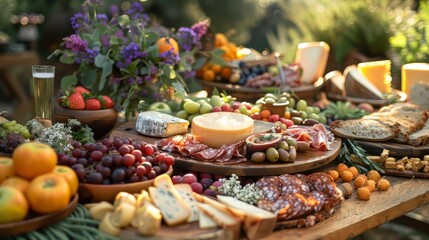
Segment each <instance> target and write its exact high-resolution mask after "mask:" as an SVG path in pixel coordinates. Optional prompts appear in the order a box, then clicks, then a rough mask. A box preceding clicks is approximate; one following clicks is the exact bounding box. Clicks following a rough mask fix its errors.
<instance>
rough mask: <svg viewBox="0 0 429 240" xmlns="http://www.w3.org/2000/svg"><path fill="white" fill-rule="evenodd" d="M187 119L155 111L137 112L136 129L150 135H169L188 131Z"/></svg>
mask: <svg viewBox="0 0 429 240" xmlns="http://www.w3.org/2000/svg"><path fill="white" fill-rule="evenodd" d="M188 126H189V122H188V121H187V120H184V119H181V118H178V117H174V116H171V115H169V114H166V113H161V112H157V111H145V112H141V113H139V116H138V118H137V121H136V131H137V132H139V133H141V134H144V135H148V136H152V137H169V136H174V135H178V134H184V133H187V132H188Z"/></svg>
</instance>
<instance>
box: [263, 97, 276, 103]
mask: <svg viewBox="0 0 429 240" xmlns="http://www.w3.org/2000/svg"><path fill="white" fill-rule="evenodd" d="M275 102H276V100H274V98H270V97H267V98H265V103H266V104H273V103H275Z"/></svg>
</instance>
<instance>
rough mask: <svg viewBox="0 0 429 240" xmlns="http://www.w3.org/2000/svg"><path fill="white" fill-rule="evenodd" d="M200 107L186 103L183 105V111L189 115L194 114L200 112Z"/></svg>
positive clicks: (199, 105) (195, 103) (192, 103)
mask: <svg viewBox="0 0 429 240" xmlns="http://www.w3.org/2000/svg"><path fill="white" fill-rule="evenodd" d="M200 107H201V104H199V103H197V102H194V101H189V102H186V103H185V104H184V105H183V109H184V110H185V111H186V112H187V113H189V114H194V113H198V112H200Z"/></svg>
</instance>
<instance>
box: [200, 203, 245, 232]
mask: <svg viewBox="0 0 429 240" xmlns="http://www.w3.org/2000/svg"><path fill="white" fill-rule="evenodd" d="M198 207H199V208H200V211H202V212H203V213H204V214H206V215H207V216H209V217H210V218H211V219H213V221H215V222H216V223H217V224H218V225H219V226H221V227H222V228H223V229H224V231H225V233H226V234H227V236H226V238H228V239H238V237H239V236H240V231H241V221H240V219H239V218H237V217H235V216H234V215H232V214H231V213H229V212H225V211H222V210H219V209H217V208H215V207H213V206H211V205H209V204H206V203H199V204H198Z"/></svg>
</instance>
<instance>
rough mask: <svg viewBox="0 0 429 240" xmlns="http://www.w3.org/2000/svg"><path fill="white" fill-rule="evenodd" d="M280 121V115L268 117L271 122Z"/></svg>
mask: <svg viewBox="0 0 429 240" xmlns="http://www.w3.org/2000/svg"><path fill="white" fill-rule="evenodd" d="M279 119H280V115H278V114H271V115H270V116H269V117H268V121H269V122H277V121H278V120H279Z"/></svg>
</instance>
